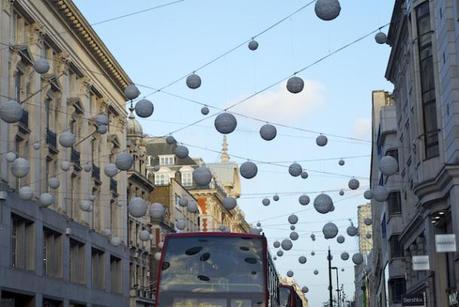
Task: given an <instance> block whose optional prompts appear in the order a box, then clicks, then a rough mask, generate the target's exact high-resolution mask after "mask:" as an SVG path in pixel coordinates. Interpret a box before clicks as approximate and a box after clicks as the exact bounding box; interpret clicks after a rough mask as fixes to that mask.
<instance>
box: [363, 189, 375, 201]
mask: <svg viewBox="0 0 459 307" xmlns="http://www.w3.org/2000/svg"><path fill="white" fill-rule="evenodd" d="M363 197H364V198H365V199H368V200H370V199H372V198H373V191H372V190H366V191H365V192H364V193H363Z"/></svg>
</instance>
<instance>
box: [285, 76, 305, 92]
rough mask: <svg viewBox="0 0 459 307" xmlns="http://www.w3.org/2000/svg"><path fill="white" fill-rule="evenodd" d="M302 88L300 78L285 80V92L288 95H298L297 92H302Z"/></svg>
mask: <svg viewBox="0 0 459 307" xmlns="http://www.w3.org/2000/svg"><path fill="white" fill-rule="evenodd" d="M303 88H304V81H303V79H301V78H300V77H298V76H293V77H290V78H289V79H288V80H287V90H288V91H289V92H290V93H293V94H298V93H299V92H301V91H302V90H303Z"/></svg>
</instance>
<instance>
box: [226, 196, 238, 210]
mask: <svg viewBox="0 0 459 307" xmlns="http://www.w3.org/2000/svg"><path fill="white" fill-rule="evenodd" d="M236 206H237V202H236V199H235V198H233V197H225V198H224V199H223V207H224V208H225V209H226V210H232V209H234V208H236Z"/></svg>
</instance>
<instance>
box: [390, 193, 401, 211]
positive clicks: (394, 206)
mask: <svg viewBox="0 0 459 307" xmlns="http://www.w3.org/2000/svg"><path fill="white" fill-rule="evenodd" d="M387 206H388V209H389V215H395V214H401V213H402V205H401V197H400V192H391V193H389V197H388V198H387Z"/></svg>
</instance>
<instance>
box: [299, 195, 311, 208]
mask: <svg viewBox="0 0 459 307" xmlns="http://www.w3.org/2000/svg"><path fill="white" fill-rule="evenodd" d="M310 201H311V200H310V198H309V196H308V195H301V196H300V197H299V198H298V202H299V203H300V205H302V206H306V205H308V204H309V202H310Z"/></svg>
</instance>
